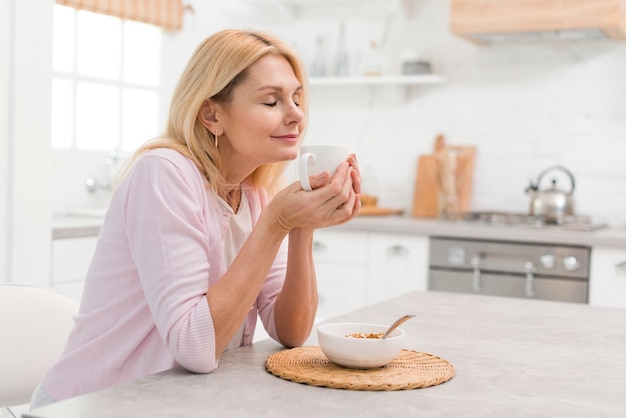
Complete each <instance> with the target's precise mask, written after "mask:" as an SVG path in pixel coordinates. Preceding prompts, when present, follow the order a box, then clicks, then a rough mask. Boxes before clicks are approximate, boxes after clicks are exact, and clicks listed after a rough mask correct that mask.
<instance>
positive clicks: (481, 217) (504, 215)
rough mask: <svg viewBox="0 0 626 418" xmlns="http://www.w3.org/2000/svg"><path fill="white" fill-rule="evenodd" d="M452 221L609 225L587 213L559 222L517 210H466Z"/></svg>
mask: <svg viewBox="0 0 626 418" xmlns="http://www.w3.org/2000/svg"><path fill="white" fill-rule="evenodd" d="M450 220H451V221H456V222H463V223H471V224H478V225H493V226H514V227H529V228H538V229H544V228H551V229H559V230H570V231H595V230H597V229H602V228H605V227H607V225H606V224H603V223H594V222H592V220H591V217H589V216H585V215H568V216H565V217H564V218H563V220H562V221H561V222H559V223H556V222H554V221H552V220H548V219H546V218H545V217H543V216H537V215H529V214H527V213H515V212H464V213H461V214H459V215H457V216H456V217H455V218H454V219H450Z"/></svg>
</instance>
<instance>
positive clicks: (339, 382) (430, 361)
mask: <svg viewBox="0 0 626 418" xmlns="http://www.w3.org/2000/svg"><path fill="white" fill-rule="evenodd" d="M265 368H266V369H267V371H268V372H270V373H271V374H273V375H275V376H278V377H280V378H281V379H285V380H291V381H293V382H297V383H305V384H307V385H312V386H324V387H328V388H334V389H350V390H405V389H418V388H425V387H429V386H435V385H439V384H441V383H444V382H447V381H448V380H450V379H452V378H453V377H454V373H455V370H454V366H453V365H452V364H451V363H450V362H449V361H447V360H445V359H442V358H441V357H437V356H433V355H432V354H427V353H420V352H417V351H413V350H402V352H401V353H400V354H399V355H398V356H397V357H396V358H395V359H394V360H393V361H392V362H391V363H389V364H388V365H386V366H384V367H379V368H376V369H368V370H359V369H349V368H346V367H343V366H339V365H338V364H335V363H333V362H332V361H330V360H328V359H327V358H326V356H325V355H324V353H323V352H322V350H321V349H320V347H319V346H308V347H297V348H292V349H289V350H283V351H279V352H277V353H274V354H272V355H271V356H269V357H268V358H267V360H266V361H265Z"/></svg>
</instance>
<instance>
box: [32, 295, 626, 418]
mask: <svg viewBox="0 0 626 418" xmlns="http://www.w3.org/2000/svg"><path fill="white" fill-rule="evenodd" d="M406 313H414V314H416V315H417V317H416V318H414V319H412V320H410V321H408V322H406V323H405V324H403V325H402V328H403V329H404V330H405V331H406V333H407V337H406V342H405V348H408V349H413V350H417V351H421V352H426V353H431V354H434V355H437V356H440V357H442V358H444V359H446V360H448V361H450V362H451V363H452V364H453V365H454V366H455V368H456V376H455V377H454V378H453V379H452V380H450V381H448V382H446V383H443V384H441V385H438V386H433V387H429V388H424V389H414V390H407V391H390V392H366V391H350V390H341V389H329V388H321V387H314V386H308V385H304V384H299V383H293V382H290V381H286V380H282V379H280V378H278V377H275V376H273V375H271V374H269V373H268V372H267V371H265V369H264V362H265V359H266V358H267V357H268V356H269V355H271V354H272V353H274V352H276V351H278V350H281V349H283V347H281V346H280V345H278V344H277V343H275V342H273V341H271V340H263V341H261V342H258V343H255V344H253V345H252V346H247V347H242V348H239V349H236V350H233V351H229V352H227V353H224V355H223V356H222V358H221V359H220V365H219V368H218V369H217V370H215V371H214V372H213V373H210V374H206V375H199V374H193V373H190V372H187V371H185V370H182V369H173V370H169V371H165V372H162V373H159V374H156V375H153V376H148V377H145V378H142V379H139V380H136V381H134V382H130V383H127V384H123V385H120V386H117V387H113V388H110V389H106V390H102V391H99V392H95V393H92V394H88V395H84V396H80V397H76V398H73V399H68V400H65V401H62V402H59V403H57V404H53V405H49V406H47V407H44V408H40V409H38V410H35V411H33V412H31V413H27V414H25V415H24V417H30V418H61V417H62V418H76V417H90V418H98V417H120V418H124V417H138V416H146V417H179V416H185V417H205V416H220V417H230V416H232V417H241V416H267V417H276V416H281V417H283V416H289V417H296V416H297V417H301V418H306V417H314V418H319V417H322V416H324V417H325V416H346V415H350V416H359V417H360V418H369V417H382V416H398V417H405V416H406V417H409V416H410V417H414V416H420V417H442V416H453V417H458V416H464V417H474V416H475V417H498V418H500V417H516V416H544V417H591V416H594V417H595V416H602V417H623V416H626V396H625V395H626V389H625V388H626V356H625V355H624V347H626V326H625V324H626V311H625V310H620V309H608V308H597V307H591V306H588V305H582V304H569V303H560V302H548V301H537V300H524V299H511V298H500V297H493V296H480V295H462V294H450V293H439V292H412V293H408V294H405V295H402V296H399V297H396V298H393V299H390V300H388V301H385V302H382V303H379V304H375V305H372V306H369V307H365V308H363V309H360V310H357V311H354V312H350V313H347V314H343V315H340V316H338V317H336V318H334V319H332V320H331V321H329V322H340V321H341V322H343V321H346V322H347V321H351V322H352V321H357V322H377V323H379V322H380V323H389V324H391V323H392V322H393V320H395V319H396V318H397V317H400V316H401V315H403V314H406ZM306 345H317V339H316V337H315V333H313V335H312V336H311V338H310V339H309V340H308V341H307V343H306Z"/></svg>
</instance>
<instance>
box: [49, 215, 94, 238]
mask: <svg viewBox="0 0 626 418" xmlns="http://www.w3.org/2000/svg"><path fill="white" fill-rule="evenodd" d="M103 220H104V217H102V216H78V215H55V216H53V217H52V239H65V238H82V237H95V236H97V235H98V234H99V233H100V228H101V226H102V221H103Z"/></svg>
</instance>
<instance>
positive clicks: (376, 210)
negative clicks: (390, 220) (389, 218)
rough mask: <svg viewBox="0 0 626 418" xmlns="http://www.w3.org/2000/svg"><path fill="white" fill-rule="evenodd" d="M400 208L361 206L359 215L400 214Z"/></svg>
mask: <svg viewBox="0 0 626 418" xmlns="http://www.w3.org/2000/svg"><path fill="white" fill-rule="evenodd" d="M401 214H402V209H391V208H381V207H380V206H361V210H360V211H359V216H384V215H401Z"/></svg>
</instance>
